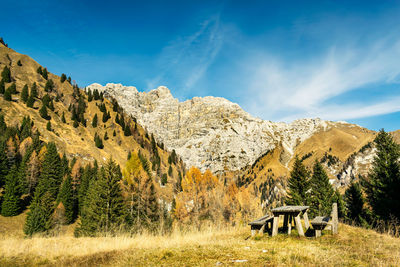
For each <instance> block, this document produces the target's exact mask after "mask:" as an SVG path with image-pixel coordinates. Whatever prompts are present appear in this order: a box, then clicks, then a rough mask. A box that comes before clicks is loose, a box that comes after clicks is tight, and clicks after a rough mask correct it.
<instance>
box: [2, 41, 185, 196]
mask: <svg viewBox="0 0 400 267" xmlns="http://www.w3.org/2000/svg"><path fill="white" fill-rule="evenodd" d="M5 67H7V68H9V70H10V78H11V81H10V82H7V83H5V88H6V89H7V88H9V87H10V86H12V85H13V84H14V83H15V86H16V92H15V93H14V94H12V96H11V101H8V100H6V99H5V98H4V97H3V96H0V108H1V113H2V114H4V116H5V122H6V123H7V125H10V126H12V125H15V126H16V125H19V124H20V122H21V121H22V119H23V118H24V117H25V116H29V117H30V118H31V119H32V121H33V123H34V129H35V130H36V129H37V130H38V131H39V132H40V134H41V138H42V139H43V141H45V142H54V143H55V144H56V146H57V147H58V149H59V151H60V152H61V153H66V156H67V157H68V158H73V157H75V158H77V159H78V160H79V161H81V162H82V164H85V163H86V162H93V161H94V160H97V161H98V162H99V163H100V164H102V163H103V162H104V161H105V160H107V159H108V158H109V157H112V158H113V159H114V160H115V161H116V162H117V163H118V164H119V165H120V166H121V167H122V168H123V167H124V165H125V162H126V161H127V158H128V154H129V153H130V152H132V151H136V152H138V151H140V152H141V153H142V155H144V156H145V157H147V158H148V159H149V160H152V162H153V164H152V165H151V167H152V168H153V175H154V177H155V179H156V181H158V182H159V183H158V184H159V187H160V189H161V191H162V192H164V193H165V195H168V198H169V201H172V199H171V197H172V192H173V190H174V187H175V184H176V181H177V179H178V177H179V176H180V175H182V174H183V173H184V169H185V167H184V165H183V163H182V161H181V160H180V159H177V160H174V162H173V163H171V160H168V159H170V157H171V152H172V151H167V150H165V149H164V148H163V146H162V145H161V144H155V147H154V149H153V147H152V138H151V137H152V136H151V134H149V133H148V132H147V131H146V130H145V129H144V128H143V127H142V126H141V125H140V124H139V123H137V122H136V121H135V120H134V119H133V118H131V116H129V115H128V114H127V113H126V112H125V111H124V110H123V108H121V107H120V106H119V105H118V103H117V102H116V101H115V100H114V99H108V98H104V97H103V96H102V95H101V94H98V95H97V97H96V96H94V97H93V95H91V96H89V95H88V93H87V92H85V91H83V90H81V89H79V87H78V86H77V85H76V84H74V82H73V81H71V78H68V79H67V78H66V76H65V75H64V74H63V75H62V76H63V77H64V78H63V79H62V78H61V77H60V76H57V75H55V74H52V73H50V72H48V71H47V69H46V68H44V67H43V66H41V65H40V64H39V63H37V62H36V61H34V60H33V59H32V58H30V57H29V56H26V55H22V54H19V53H17V52H15V51H14V50H12V49H11V48H8V47H6V46H5V45H3V44H1V43H0V72H2V71H3V70H4V68H5ZM34 84H35V85H36V88H37V97H34V98H33V106H32V107H28V105H27V103H24V101H23V100H22V99H21V98H22V97H21V96H22V91H23V87H24V86H25V85H27V86H28V92H31V90H32V87H34ZM49 84H50V85H49ZM44 105H47V113H48V117H47V118H44V117H43V116H41V112H40V109H41V108H42V107H43V106H44ZM102 110H103V111H102ZM95 115H97V118H98V119H97V125H96V126H93V125H92V123H93V120H94V117H95ZM117 115H118V117H119V118H120V120H121V118H122V117H123V118H124V127H122V123H121V122H120V123H116V117H117ZM63 117H64V118H65V122H63ZM103 117H105V118H104V119H103ZM49 122H50V124H51V129H50V130H49V129H48V128H47V125H48V123H49ZM127 128H129V133H128V132H127ZM96 136H98V139H100V140H101V142H102V146H103V147H100V148H99V147H97V146H96V144H95V141H94V139H95V137H96ZM19 141H20V142H21V144H22V143H23V141H24V140H19ZM156 158H158V159H156ZM158 162H159V163H158ZM155 164H156V166H153V165H155ZM82 166H83V165H82ZM170 167H171V171H169V169H170ZM167 173H169V174H168V182H167V184H165V185H162V186H161V183H160V179H161V177H162V176H163V175H167Z"/></svg>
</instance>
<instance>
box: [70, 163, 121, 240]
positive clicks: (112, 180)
mask: <svg viewBox="0 0 400 267" xmlns="http://www.w3.org/2000/svg"><path fill="white" fill-rule="evenodd" d="M121 178H122V175H121V171H120V169H119V166H118V165H117V164H116V163H115V162H114V161H113V160H112V159H110V160H108V161H107V163H106V164H105V166H104V167H102V168H101V170H100V175H99V178H98V180H96V181H93V182H92V183H90V186H89V191H88V193H87V199H86V202H85V204H84V206H83V209H82V213H81V223H80V225H79V227H78V228H77V229H76V231H75V233H76V235H77V236H81V235H87V236H95V235H96V234H100V235H101V234H115V233H117V232H118V231H119V230H120V229H121V228H122V227H124V224H125V223H126V207H125V204H124V200H123V198H122V191H121V187H120V183H119V182H120V180H121Z"/></svg>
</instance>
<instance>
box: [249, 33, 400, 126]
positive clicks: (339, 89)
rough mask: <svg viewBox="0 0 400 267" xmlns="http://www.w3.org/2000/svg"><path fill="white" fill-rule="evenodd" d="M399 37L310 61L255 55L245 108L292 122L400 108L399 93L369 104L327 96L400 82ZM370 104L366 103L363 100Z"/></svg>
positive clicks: (341, 49) (342, 49)
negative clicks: (343, 102)
mask: <svg viewBox="0 0 400 267" xmlns="http://www.w3.org/2000/svg"><path fill="white" fill-rule="evenodd" d="M399 58H400V40H398V39H394V40H393V38H385V39H382V40H378V41H376V42H375V43H373V44H370V45H365V46H362V48H360V47H332V48H331V49H330V50H329V51H328V52H326V53H325V54H324V55H322V56H321V55H315V58H312V59H310V60H303V61H299V60H293V61H292V62H291V63H290V64H284V63H285V61H284V60H283V59H279V58H274V57H272V56H268V55H264V57H263V59H262V61H261V60H259V59H256V60H255V59H252V60H251V62H249V64H252V65H253V66H254V75H253V77H251V81H250V88H251V93H250V94H249V95H251V98H248V99H247V102H246V105H245V106H246V107H247V108H249V111H250V113H254V114H256V115H258V116H261V117H263V118H264V119H272V120H285V121H287V120H290V119H294V118H301V117H321V118H323V119H331V120H342V119H355V118H362V117H368V116H373V115H381V114H386V113H391V112H395V111H399V110H400V105H399V103H400V101H399V100H400V88H399V94H398V95H395V96H393V97H394V99H395V100H385V101H383V102H378V103H373V104H371V105H369V106H364V105H362V104H360V103H362V102H364V100H366V99H354V100H353V103H351V104H346V105H341V104H340V103H336V104H335V105H328V104H327V102H328V100H330V99H332V98H333V97H336V96H340V95H341V94H344V93H346V92H349V91H352V90H356V89H359V88H362V87H363V86H368V85H372V84H376V86H379V85H384V84H389V83H398V79H399V74H400V61H399V60H398V59H399ZM365 97H366V98H369V96H368V95H366V96H365ZM364 103H365V102H364Z"/></svg>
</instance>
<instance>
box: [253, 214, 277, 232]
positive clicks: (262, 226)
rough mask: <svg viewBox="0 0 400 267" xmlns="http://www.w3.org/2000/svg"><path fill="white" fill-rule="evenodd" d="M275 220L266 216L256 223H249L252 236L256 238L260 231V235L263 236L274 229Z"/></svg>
mask: <svg viewBox="0 0 400 267" xmlns="http://www.w3.org/2000/svg"><path fill="white" fill-rule="evenodd" d="M273 220H274V217H273V216H269V215H265V216H263V217H261V218H258V219H257V220H255V221H252V222H249V225H250V226H251V236H254V235H255V234H256V231H258V233H260V234H263V233H264V232H267V231H269V230H270V229H272V222H273Z"/></svg>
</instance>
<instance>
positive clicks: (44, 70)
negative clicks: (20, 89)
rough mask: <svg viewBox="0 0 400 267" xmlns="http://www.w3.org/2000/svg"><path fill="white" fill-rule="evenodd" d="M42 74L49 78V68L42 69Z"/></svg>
mask: <svg viewBox="0 0 400 267" xmlns="http://www.w3.org/2000/svg"><path fill="white" fill-rule="evenodd" d="M42 76H43V78H44V79H45V80H47V79H48V72H47V68H44V69H42Z"/></svg>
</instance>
